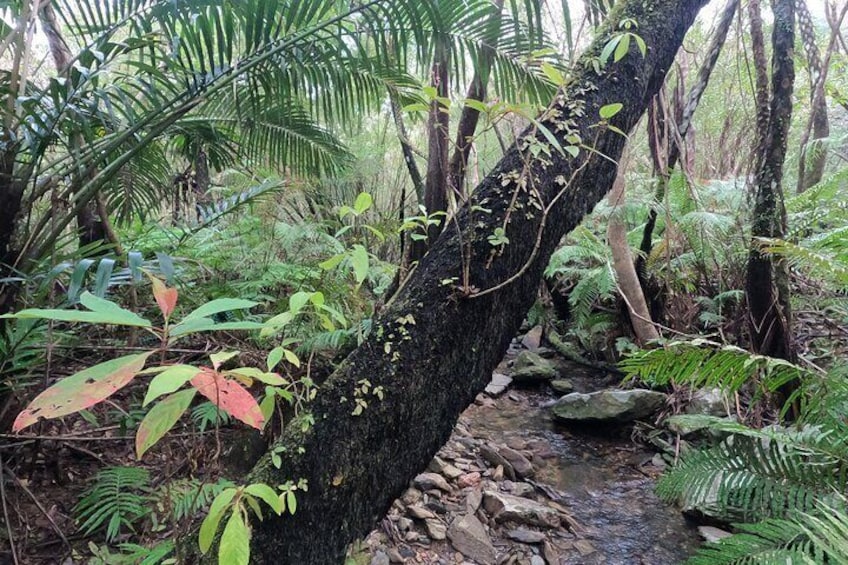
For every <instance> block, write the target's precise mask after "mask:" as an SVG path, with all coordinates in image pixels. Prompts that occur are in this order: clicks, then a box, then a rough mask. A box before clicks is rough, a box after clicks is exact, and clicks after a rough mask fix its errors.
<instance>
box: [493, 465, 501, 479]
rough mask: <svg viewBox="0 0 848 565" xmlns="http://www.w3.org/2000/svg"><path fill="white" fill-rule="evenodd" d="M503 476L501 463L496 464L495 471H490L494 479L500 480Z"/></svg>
mask: <svg viewBox="0 0 848 565" xmlns="http://www.w3.org/2000/svg"><path fill="white" fill-rule="evenodd" d="M503 477H504V467H503V465H498V466H497V467H495V471H494V472H493V473H492V479H493V480H495V481H502V480H503Z"/></svg>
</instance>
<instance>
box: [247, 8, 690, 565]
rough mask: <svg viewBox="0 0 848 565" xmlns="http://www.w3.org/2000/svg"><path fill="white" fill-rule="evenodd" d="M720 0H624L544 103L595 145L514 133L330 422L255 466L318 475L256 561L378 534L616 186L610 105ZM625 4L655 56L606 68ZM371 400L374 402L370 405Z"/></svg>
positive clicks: (329, 404) (377, 333)
mask: <svg viewBox="0 0 848 565" xmlns="http://www.w3.org/2000/svg"><path fill="white" fill-rule="evenodd" d="M704 3H706V0H654V1H651V2H646V1H645V0H620V1H619V2H617V3H616V8H615V9H614V10H613V12H612V14H611V16H610V22H609V23H608V24H607V25H605V26H604V27H603V28H602V30H601V31H600V32H599V34H598V37H597V39H596V41H595V42H594V43H593V44H592V46H591V47H590V48H589V50H588V53H587V54H586V55H585V56H584V58H583V59H582V60H581V61H579V62H578V64H577V65H576V66H575V71H574V74H573V80H572V81H571V82H570V83H569V85H568V86H567V87H565V89H564V91H563V92H562V93H561V94H560V95H558V96H557V97H556V99H555V101H554V103H553V104H552V106H551V108H550V110H552V111H548V112H545V113H544V114H543V115H542V116H541V117H540V120H542V122H543V123H546V124H547V127H548V129H549V130H550V131H553V132H556V134H555V135H556V137H557V140H558V143H559V144H561V145H563V146H564V145H568V144H569V142H568V141H567V139H566V138H567V136H571V135H579V136H580V137H581V139H583V140H584V143H586V144H588V145H590V146H591V148H592V151H590V150H587V149H582V150H581V151H580V153H579V155H578V156H577V157H576V158H572V157H571V156H568V155H567V154H562V153H560V152H559V151H557V150H553V151H552V152H551V156H550V158H545V159H544V161H542V160H536V159H535V158H534V157H533V156H532V153H531V152H530V151H529V149H527V148H526V147H525V146H526V144H527V141H526V140H527V139H533V140H535V141H534V143H543V144H544V143H548V140H547V138H546V137H545V136H544V135H542V134H541V133H539V132H537V131H536V130H534V129H533V128H532V126H531V128H529V129H528V130H525V132H524V134H523V135H522V136H521V138H519V145H520V146H521V149H520V148H519V147H518V146H516V145H513V146H512V147H511V148H510V150H509V151H508V153H507V154H506V155H505V156H504V157H503V159H502V160H501V161H500V163H499V164H498V165H497V166H496V167H495V169H494V170H493V171H492V172H491V173H490V174H489V175H488V176H487V177H486V178H485V179H484V180H483V181H482V183H481V184H480V185H479V186H478V187H477V189H476V190H475V192H474V198H473V201H469V202H467V203H466V204H465V205H463V206H462V208H461V210H460V211H459V212H458V214H457V217H456V221H451V222H449V223H448V224H447V227H446V229H445V231H444V232H443V233H442V234H441V236H440V237H439V238H438V239H437V240H436V241H435V242H434V244H433V246H432V247H431V249H430V251H429V253H427V255H426V256H425V257H424V258H423V259H422V260H421V262H420V263H419V266H418V268H417V269H416V271H415V272H414V273H413V275H412V276H411V277H410V279H409V281H408V282H407V283H406V284H405V285H404V286H403V287H402V288H401V289H400V291H398V293H397V294H396V296H395V298H394V299H393V300H392V301H391V302H390V303H389V304H387V305H386V307H385V309H384V310H383V313H382V314H381V316H380V317H379V318H378V319H376V320H375V322H374V326H373V330H372V332H371V335H370V337H369V338H368V339H367V340H366V342H365V343H364V344H363V345H362V346H361V347H359V348H358V349H357V350H355V351H354V352H353V353H352V354H351V355H350V356H349V357H348V358H347V359H346V360H345V361H344V362H343V363H342V365H341V366H340V367H339V368H338V370H337V371H336V372H335V373H334V374H333V375H332V376H331V377H330V378H329V379H328V380H327V381H326V382H325V384H324V385H322V386H321V388H320V390H319V393H318V397H317V399H316V400H315V401H314V403H313V404H312V405H311V413H312V415H313V417H314V424H313V425H312V426H311V427H309V429H308V430H307V431H302V428H301V427H300V425H299V422H296V423H294V424H293V425H289V426H288V427H287V429H286V430H285V431H284V433H283V435H282V437H281V438H280V440H279V442H278V443H277V444H275V446H276V447H283V448H286V449H285V451H282V452H281V454H282V460H283V461H282V466H281V467H280V468H279V469H278V468H276V467H275V466H274V465H273V464H272V462H271V457H270V455H266V456H265V457H263V459H262V460H261V461H260V462H259V463H258V464H257V466H256V467H255V468H254V470H253V471H252V473H251V474H250V476H249V478H248V480H249V481H262V482H266V483H269V484H274V485H276V484H281V483H282V482H284V481H285V480H288V479H298V478H303V479H306V480H307V481H308V485H309V490H308V491H307V492H304V493H299V503H298V508H297V512H296V513H295V514H294V515H285V516H282V517H271V516H266V518H265V521H264V522H262V523H259V524H254V526H255V529H254V532H253V537H252V542H251V543H252V550H253V557H252V562H253V563H255V564H265V563H274V564H283V565H285V564H289V565H294V564H297V565H328V564H332V563H340V562H341V560H342V556H343V552H344V549H345V546H346V545H347V544H349V543H350V542H351V541H352V540H353V539H355V538H357V537H360V536H362V535H364V534H365V533H367V532H368V530H369V529H370V528H371V527H372V526H373V524H374V523H375V521H376V520H378V519H379V518H380V517H381V516H382V515H383V514H384V513H385V511H386V510H387V509H388V507H389V505H390V504H391V502H392V500H393V499H394V498H395V497H397V496H398V495H399V494H400V492H401V491H402V490H403V489H404V487H405V486H406V485H407V483H408V481H409V479H410V478H411V477H412V476H414V475H415V474H416V473H417V472H419V471H420V470H421V469H423V468H424V466H425V465H426V464H427V462H428V461H429V460H430V459H431V458H432V456H433V454H434V453H435V452H436V451H437V450H438V449H439V448H440V447H441V446H442V445H443V444H444V442H445V441H446V440H447V438H448V437H449V435H450V433H451V430H452V428H453V426H454V424H455V422H456V420H457V418H458V416H459V414H460V412H461V411H462V410H464V409H465V408H466V407H467V406H468V405H469V404H470V403H471V402H472V401H473V399H474V397H475V396H476V395H477V394H478V393H479V392H480V391H481V390H483V388H484V387H485V385H486V384H487V383H488V381H489V379H490V378H491V372H492V369H493V368H494V367H495V365H496V364H497V363H498V362H499V360H500V359H501V357H502V356H503V354H504V352H505V351H506V349H507V346H508V344H509V342H510V340H511V339H512V337H513V336H514V334H515V332H516V331H517V329H518V327H519V325H520V323H521V320H522V318H523V317H524V315H525V314H526V312H527V310H528V309H529V307H530V306H531V305H532V303H533V301H534V299H535V297H536V292H537V289H538V284H539V281H540V279H541V276H542V272H543V270H544V268H545V265H546V264H547V262H548V259H549V258H550V256H551V254H552V253H553V251H554V250H555V248H556V247H557V245H558V243H559V241H560V239H561V238H562V236H563V235H564V234H565V233H567V232H568V231H570V230H572V229H574V228H575V227H576V226H577V225H578V224H579V223H580V221H582V219H583V218H584V216H585V215H586V214H587V213H588V212H589V211H591V210H592V208H593V207H594V206H595V204H597V203H598V202H599V201H600V200H601V199H602V198H603V197H604V195H605V194H606V192H607V191H608V190H609V188H610V186H611V185H612V182H613V180H614V178H615V175H616V164H615V161H616V160H617V159H618V158H619V157H620V155H621V152H622V149H623V147H624V144H625V137H624V136H622V135H620V134H619V133H616V132H613V131H611V130H608V129H605V128H603V127H599V126H598V124H599V122H600V118H599V110H600V108H601V107H603V106H606V105H608V104H614V103H621V104H622V105H623V108H622V110H621V111H620V112H619V113H618V114H617V115H616V116H615V117H614V118H612V120H611V122H612V124H613V125H615V126H616V127H617V128H620V129H621V130H623V131H630V130H631V129H632V128H633V127H634V126H635V124H636V123H637V121H638V120H639V118H640V117H641V116H642V114H643V113H644V111H645V108H646V107H647V105H648V103H649V102H650V100H651V98H652V97H653V95H654V94H655V93H656V92H657V90H658V89H659V87H660V85H661V84H662V82H663V80H664V78H665V73H666V72H667V70H668V68H669V66H670V65H671V63H672V61H673V59H674V56H675V53H676V52H677V49H678V48H679V47H680V44H681V42H682V40H683V36H684V35H685V33H686V30H687V29H688V28H689V26H690V25H691V24H692V21H693V20H694V18H695V15H696V14H697V12H698V10H699V9H700V7H701V6H702V5H703V4H704ZM623 18H630V19H632V20H635V21H638V22H639V34H640V36H642V38H643V39H644V40H645V42H646V44H647V45H648V50H647V54H646V56H645V57H642V55H641V54H640V53H639V51H638V49H637V48H636V46H635V45H634V46H633V47H632V49H631V51H630V53H629V54H628V55H627V56H626V57H624V58H623V59H622V60H621V61H619V62H617V63H610V64H609V65H608V66H607V67H606V68H605V69H603V70H602V71H601V73H600V74H596V72H595V71H594V70H593V68H592V65H591V63H590V61H591V59H592V58H594V57H597V56H598V55H599V54H600V52H601V50H602V49H603V47H604V45H606V43H607V42H608V41H609V40H610V38H611V36H612V35H613V34H615V33H618V29H619V24H620V22H621V21H622V19H623ZM557 125H560V126H562V129H560V128H557V127H556V126H557ZM528 136H529V137H528ZM599 154H600V155H604V156H605V157H601V156H599ZM505 181H507V182H505ZM563 181H565V183H563ZM522 186H526V187H527V190H523V189H522ZM537 206H541V207H542V210H545V211H546V212H543V211H542V210H539V208H538V207H537ZM480 208H486V209H487V210H488V211H481V209H480ZM507 220H510V221H507ZM504 226H505V228H504V229H505V236H506V237H507V238H508V239H509V243H507V244H504V245H502V246H499V247H494V246H493V245H492V243H491V239H490V238H491V236H492V235H493V234H494V232H495V230H496V229H497V228H501V227H504ZM457 283H459V284H457ZM463 283H465V284H463ZM362 379H367V381H368V382H369V383H370V384H371V386H372V387H382V392H383V395H384V396H383V399H382V400H380V399H378V398H377V397H376V396H374V395H373V394H371V393H363V392H362V388H361V382H362ZM356 398H362V399H364V400H366V401H367V403H368V406H367V408H366V409H365V410H364V411H363V412H362V413H361V414H360V415H358V416H354V415H353V413H352V411H353V401H354V399H356ZM278 453H279V451H278Z"/></svg>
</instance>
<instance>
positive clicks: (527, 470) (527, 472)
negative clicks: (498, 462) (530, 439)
mask: <svg viewBox="0 0 848 565" xmlns="http://www.w3.org/2000/svg"><path fill="white" fill-rule="evenodd" d="M498 452H499V453H500V454H501V455H503V457H504V459H506V460H507V461H509V463H510V465H512V468H513V469H514V470H515V474H516V476H517V477H518V478H522V479H523V478H528V477H532V476H533V474H534V470H533V465H532V464H531V463H530V461H528V460H527V458H526V457H524V455H522V454H521V453H519V452H518V451H516V450H514V449H512V448H509V447H502V448H500V449H499V450H498Z"/></svg>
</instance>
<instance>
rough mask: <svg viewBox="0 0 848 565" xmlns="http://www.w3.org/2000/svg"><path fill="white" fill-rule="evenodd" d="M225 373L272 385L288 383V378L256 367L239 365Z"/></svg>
mask: <svg viewBox="0 0 848 565" xmlns="http://www.w3.org/2000/svg"><path fill="white" fill-rule="evenodd" d="M224 374H226V375H234V376H239V377H245V378H248V379H254V380H257V381H259V382H260V383H264V384H266V385H272V386H281V385H284V384H286V380H285V379H284V378H283V377H281V376H280V375H278V374H277V373H272V372H270V371H268V372H267V373H266V372H265V371H261V370H259V369H257V368H256V367H239V368H238V369H233V370H231V371H225V372H224Z"/></svg>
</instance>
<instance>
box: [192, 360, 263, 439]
mask: <svg viewBox="0 0 848 565" xmlns="http://www.w3.org/2000/svg"><path fill="white" fill-rule="evenodd" d="M191 384H192V385H194V386H195V387H196V388H197V390H198V391H200V394H202V395H203V396H205V397H206V398H208V399H209V400H211V401H212V403H213V404H215V406H217V407H218V408H220V409H221V410H223V411H224V412H226V413H227V414H229V415H230V416H232V417H233V418H236V419H238V420H241V421H242V422H244V423H245V424H247V425H248V426H251V427H253V428H256V429H257V430H261V429H262V428H263V427H264V426H265V417H264V416H262V410H261V409H260V408H259V404H257V402H256V399H255V398H253V395H251V394H250V393H249V392H248V391H247V390H246V389H245V388H244V387H243V386H241V385H240V384H238V383H237V382H236V381H234V380H232V379H228V378H225V377H224V375H222V374H221V373H218V372H216V371H213V370H212V369H203V371H201V372H200V373H199V374H198V375H197V376H196V377H194V378H193V379H191Z"/></svg>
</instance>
